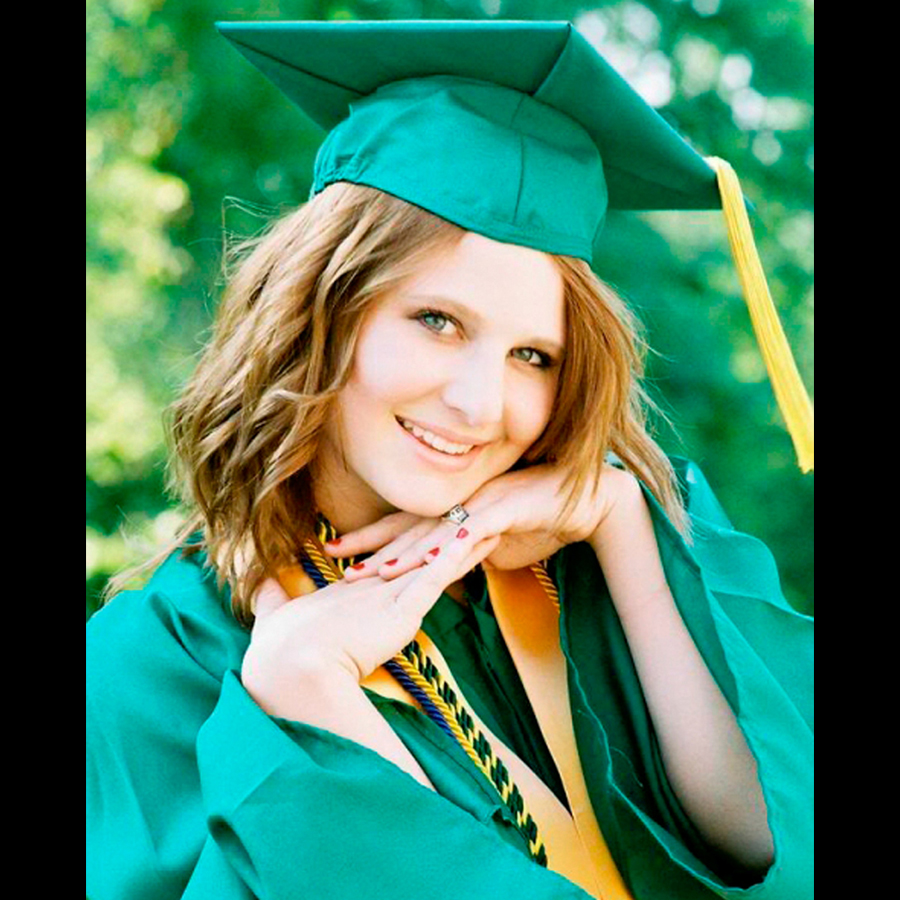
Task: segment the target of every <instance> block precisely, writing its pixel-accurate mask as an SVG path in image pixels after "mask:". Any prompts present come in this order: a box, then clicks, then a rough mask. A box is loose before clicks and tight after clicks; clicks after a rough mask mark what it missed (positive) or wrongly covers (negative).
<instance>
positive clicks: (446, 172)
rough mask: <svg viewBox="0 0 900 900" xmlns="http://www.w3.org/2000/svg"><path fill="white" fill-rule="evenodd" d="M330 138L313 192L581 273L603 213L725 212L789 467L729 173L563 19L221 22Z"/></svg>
mask: <svg viewBox="0 0 900 900" xmlns="http://www.w3.org/2000/svg"><path fill="white" fill-rule="evenodd" d="M217 27H218V29H219V30H220V32H221V33H222V34H223V35H224V36H225V37H226V38H228V40H230V41H231V42H232V43H233V44H234V45H235V47H237V49H238V50H239V51H240V52H241V53H242V54H243V55H244V56H245V57H246V58H247V59H248V60H249V61H250V62H251V63H253V64H254V65H255V66H256V67H257V68H258V69H259V70H260V71H261V72H262V73H263V74H265V75H266V76H267V77H268V78H269V79H270V80H271V81H272V82H273V83H274V84H275V85H277V86H278V87H279V88H280V89H281V90H282V91H283V92H284V93H285V94H286V95H287V96H288V98H289V99H290V100H292V101H293V102H294V103H295V104H296V105H297V106H299V107H300V109H302V110H303V111H304V112H305V113H306V114H307V115H308V116H309V117H310V118H312V119H313V120H314V121H315V122H317V123H318V124H319V125H321V126H322V128H324V129H325V130H326V131H327V132H328V135H327V137H326V138H325V141H324V143H323V144H322V146H321V147H320V149H319V152H318V155H317V157H316V164H315V171H314V175H313V185H312V193H313V194H315V193H318V192H319V191H321V190H323V189H324V188H325V187H327V186H328V185H329V184H332V183H334V182H338V181H346V182H352V183H354V184H363V185H368V186H370V187H374V188H378V189H380V190H382V191H385V192H386V193H389V194H392V195H394V196H396V197H399V198H401V199H403V200H406V201H408V202H410V203H413V204H415V205H416V206H419V207H421V208H423V209H426V210H428V211H429V212H432V213H434V214H435V215H438V216H440V217H442V218H444V219H447V220H449V221H451V222H454V223H455V224H457V225H459V226H461V227H462V228H465V229H466V230H469V231H474V232H477V233H479V234H482V235H484V236H486V237H490V238H493V239H495V240H500V241H506V242H510V243H515V244H520V245H522V246H526V247H532V248H534V249H538V250H543V251H545V252H548V253H557V254H563V255H568V256H575V257H578V258H581V259H584V260H586V261H587V262H589V263H590V262H591V259H592V255H593V248H594V246H595V244H596V241H597V239H598V237H599V235H600V233H601V231H602V228H603V223H604V220H605V217H606V213H607V210H609V209H621V210H653V209H673V210H677V209H717V208H720V207H721V208H722V209H723V210H724V213H725V220H726V225H727V230H728V235H729V240H730V243H731V248H732V253H733V256H734V258H735V263H736V266H737V270H738V274H739V276H740V280H741V283H742V286H743V289H744V295H745V298H746V300H747V303H748V306H749V308H750V313H751V319H752V321H753V325H754V330H755V332H756V335H757V340H758V342H759V345H760V349H761V351H762V354H763V358H764V360H765V362H766V366H767V368H768V371H769V376H770V379H771V382H772V385H773V389H774V391H775V395H776V398H777V400H778V403H779V406H780V407H781V409H782V413H783V414H784V417H785V421H786V424H787V426H788V431H789V432H790V434H791V436H792V438H793V440H794V444H795V447H796V450H797V454H798V458H799V462H800V467H801V468H802V469H803V471H809V470H810V469H811V468H812V466H813V412H812V404H811V403H810V400H809V397H808V395H807V394H806V391H805V389H804V387H803V384H802V381H801V379H800V376H799V373H798V371H797V367H796V365H795V363H794V360H793V357H792V355H791V351H790V348H789V347H788V344H787V340H786V339H785V336H784V333H783V331H782V329H781V324H780V322H779V321H778V316H777V313H776V312H775V308H774V304H773V303H772V299H771V296H770V294H769V291H768V286H767V284H766V280H765V275H764V273H763V270H762V266H761V264H760V262H759V256H758V254H757V252H756V247H755V244H754V241H753V235H752V231H751V229H750V224H749V220H748V218H747V214H746V210H745V205H744V198H743V193H742V191H741V189H740V185H739V184H738V181H737V177H736V176H735V174H734V172H733V170H732V169H731V167H730V166H729V165H728V164H727V163H725V162H724V161H722V160H718V159H713V158H707V159H704V158H703V157H702V156H700V155H699V154H698V153H697V152H696V151H695V150H694V149H693V148H692V147H691V146H690V145H689V144H688V143H687V142H686V141H685V140H684V139H683V138H682V137H681V136H680V135H679V134H678V133H677V132H676V131H675V130H674V129H673V128H671V127H670V126H669V124H668V123H667V122H666V121H665V120H664V119H663V118H662V117H661V116H660V115H659V114H658V113H657V112H656V111H655V110H654V109H652V107H650V106H649V105H648V104H647V103H646V102H645V101H644V100H643V99H642V98H641V97H640V96H639V95H638V94H637V93H636V92H635V91H634V90H633V89H632V88H631V87H630V86H629V85H628V83H627V82H626V81H624V79H622V78H621V76H619V75H618V73H616V72H615V70H614V69H613V68H612V67H611V66H610V65H609V64H608V63H607V62H606V61H605V60H604V59H603V58H602V57H601V56H600V55H599V54H598V53H597V51H596V50H595V49H594V48H593V47H592V46H591V45H590V44H589V43H588V41H587V40H586V39H585V38H584V37H583V36H582V35H581V34H579V32H578V31H576V30H575V28H574V27H573V26H572V25H571V24H569V23H568V22H515V21H497V20H490V21H439V20H423V21H353V22H220V23H217Z"/></svg>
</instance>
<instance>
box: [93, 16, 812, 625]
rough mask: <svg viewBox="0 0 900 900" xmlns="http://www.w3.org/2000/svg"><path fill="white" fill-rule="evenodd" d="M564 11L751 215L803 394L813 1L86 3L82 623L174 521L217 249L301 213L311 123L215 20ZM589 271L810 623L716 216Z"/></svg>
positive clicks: (633, 231)
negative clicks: (728, 168) (645, 347)
mask: <svg viewBox="0 0 900 900" xmlns="http://www.w3.org/2000/svg"><path fill="white" fill-rule="evenodd" d="M352 17H356V18H373V19H374V18H382V19H387V18H390V19H397V18H458V19H459V18H490V17H501V18H508V19H569V20H570V21H573V22H574V23H575V24H576V26H577V27H578V28H579V30H581V31H582V32H583V33H584V34H585V36H587V37H588V38H589V39H590V40H591V41H592V42H594V43H595V45H596V46H597V47H598V48H599V49H600V50H601V52H602V53H604V55H605V56H606V57H607V58H608V59H609V60H610V61H611V62H612V63H613V65H614V66H616V68H617V69H618V70H619V71H620V72H622V73H623V74H624V75H625V76H626V77H627V78H628V79H629V80H630V81H631V82H632V83H633V84H635V85H636V86H637V87H638V89H639V90H640V91H641V92H642V93H643V95H644V96H645V97H646V98H647V99H648V101H649V102H651V103H652V104H653V105H654V106H656V107H657V108H658V109H659V111H660V113H661V114H662V115H663V116H664V117H665V118H666V119H668V120H669V121H670V122H671V123H672V124H673V125H675V127H676V128H678V129H679V130H680V131H681V132H682V133H684V134H687V135H689V136H690V140H691V141H692V142H693V143H694V145H695V146H696V147H697V148H698V149H699V150H700V152H702V153H703V154H704V155H716V156H721V157H723V158H725V159H727V160H729V161H730V162H731V163H732V165H733V166H734V167H735V169H736V170H737V172H738V173H739V175H740V177H741V181H742V184H743V186H744V189H745V192H746V194H747V196H748V197H749V199H750V200H751V201H752V203H753V204H754V206H755V209H756V212H757V217H756V221H755V222H754V228H755V230H756V236H757V242H758V245H759V249H760V253H761V255H762V258H763V261H764V264H765V266H766V269H767V273H768V276H769V284H770V288H771V290H772V294H773V297H774V299H775V302H776V305H777V306H778V309H779V312H780V314H781V317H782V321H783V323H784V327H785V330H786V332H787V334H788V338H789V340H790V342H791V344H792V346H793V348H794V351H795V355H796V357H797V360H798V364H799V366H800V370H801V373H802V375H803V377H804V380H805V381H806V384H807V386H808V387H809V389H810V392H812V387H813V383H812V376H813V287H812V285H813V212H812V201H813V130H812V126H813V121H812V111H813V80H812V73H813V49H812V46H813V31H812V30H813V2H812V0H680V2H679V0H643V2H634V0H625V2H599V3H596V4H587V5H583V4H580V3H574V2H567V0H552V2H549V0H548V2H544V0H481V2H474V0H336V2H329V0H295V2H281V3H279V2H275V0H263V2H258V3H254V4H244V3H239V2H234V3H229V2H213V0H189V2H188V0H182V2H174V0H171V2H168V3H166V2H164V0H88V2H87V132H86V137H87V140H86V151H87V152H86V161H87V430H86V437H87V453H86V456H87V566H86V575H87V614H88V615H90V613H91V612H92V611H93V609H94V608H95V606H96V602H97V595H98V592H99V591H100V590H101V589H102V587H103V585H104V584H105V581H106V579H107V578H108V577H109V575H110V574H111V573H112V572H114V571H116V570H118V569H119V568H121V567H122V566H124V565H126V564H130V563H132V562H134V561H137V560H139V559H141V558H142V557H143V556H144V555H145V554H146V553H147V552H148V550H149V549H150V548H152V547H157V546H158V545H159V544H160V542H161V541H162V540H163V539H164V538H165V537H166V536H167V535H169V534H170V533H171V532H172V531H173V530H174V523H175V522H177V520H178V514H177V511H175V510H174V509H173V507H172V504H171V502H170V500H169V499H168V498H167V497H166V496H165V491H164V471H165V458H166V444H165V436H164V432H163V427H162V412H163V409H164V408H165V407H166V406H167V405H168V403H170V402H171V400H172V399H173V397H174V395H175V393H176V392H177V390H178V387H179V385H180V384H181V383H182V381H183V380H184V378H185V377H186V375H187V374H188V372H189V371H190V369H191V367H192V365H193V361H194V359H195V358H196V354H197V352H198V351H199V349H200V347H201V346H202V342H203V339H204V336H205V333H206V330H207V329H208V326H209V323H210V320H211V316H212V314H213V311H214V309H215V305H216V298H217V293H218V291H219V289H220V287H221V284H220V266H221V257H222V247H223V241H224V240H225V239H226V238H227V237H233V236H243V235H247V234H250V233H253V232H255V231H257V230H258V229H259V228H260V227H261V226H262V225H263V223H264V221H265V219H266V217H267V216H269V215H272V214H277V213H278V212H280V211H283V210H286V209H288V208H290V207H292V206H295V205H297V204H298V203H300V202H302V201H303V200H304V199H305V198H306V196H307V194H308V190H309V182H310V177H311V170H312V162H313V158H314V156H315V151H316V149H317V146H318V143H319V142H320V141H321V139H322V134H321V132H320V130H319V129H318V128H317V127H316V126H314V125H312V124H311V123H309V122H308V121H306V120H305V119H304V118H303V117H302V116H301V115H299V114H297V113H296V112H295V111H294V109H293V107H291V106H290V104H289V103H288V101H287V100H285V99H284V98H283V96H282V95H281V94H280V93H279V92H278V91H277V90H276V89H275V88H273V87H272V86H271V85H270V84H269V83H268V82H267V81H266V80H265V79H264V78H262V77H261V76H260V75H259V74H258V73H257V72H256V71H255V70H254V69H252V68H251V67H250V66H249V65H248V64H247V63H246V62H245V61H244V60H243V59H242V58H240V57H239V55H238V54H237V53H235V51H234V50H233V49H232V48H231V47H230V46H228V44H227V42H225V41H224V40H223V39H222V38H221V37H220V36H219V35H218V33H217V32H216V30H215V29H214V27H213V22H214V21H216V20H219V19H229V18H231V19H247V18H253V19H279V18H281V19H333V18H352ZM596 268H597V271H598V272H599V273H600V274H601V275H602V276H603V277H605V278H606V279H607V280H609V281H611V282H612V283H613V284H614V285H616V286H617V287H618V288H619V289H620V290H621V291H622V292H623V293H624V294H625V296H626V297H628V298H629V299H630V300H631V302H632V303H633V304H634V305H635V307H636V308H637V309H638V310H639V311H640V313H641V316H642V318H643V319H644V321H645V322H646V324H647V331H648V334H647V336H648V341H649V343H650V345H651V346H652V347H653V348H654V350H655V351H656V352H655V353H654V354H653V355H652V356H651V359H650V369H649V372H650V376H651V381H652V386H653V390H654V391H655V392H656V395H657V396H658V399H660V401H661V403H662V405H663V408H664V409H665V411H666V413H667V414H668V416H669V417H670V419H671V420H672V422H673V424H674V431H673V430H672V429H669V428H668V427H666V426H663V427H662V430H661V432H660V440H661V442H662V444H663V446H664V447H665V448H666V449H667V450H668V451H669V452H672V453H677V454H681V455H687V456H690V457H691V458H693V459H695V460H696V461H697V462H698V463H699V464H700V465H701V467H702V468H703V469H704V471H705V472H706V474H707V477H708V478H709V479H710V481H711V483H712V484H713V486H714V487H715V489H716V490H717V492H718V493H719V496H720V499H721V500H722V502H723V504H724V506H725V508H726V509H727V510H728V512H729V514H730V515H731V517H732V520H733V521H734V522H735V524H736V525H737V526H738V527H739V528H740V529H742V530H744V531H747V532H749V533H751V534H754V535H756V536H757V537H759V538H761V539H762V540H764V541H765V542H766V543H767V544H768V545H769V546H770V547H771V548H772V550H773V552H774V553H775V555H776V558H777V560H778V563H779V567H780V570H781V573H782V579H783V583H784V586H785V591H786V594H787V596H788V599H789V600H790V601H791V602H792V603H793V604H794V605H795V606H797V607H798V608H799V609H801V610H802V611H804V612H812V596H813V591H812V588H813V553H812V546H813V531H812V529H813V524H812V523H813V477H812V476H811V475H802V474H801V473H800V471H799V469H798V468H797V466H796V463H795V460H794V454H793V448H792V445H791V442H790V439H789V438H788V436H787V434H786V432H785V430H784V427H783V424H782V421H781V418H780V416H779V413H778V410H777V407H776V405H775V403H774V400H773V397H772V392H771V389H770V387H769V385H768V382H767V380H766V377H765V372H764V369H763V365H762V361H761V358H760V356H759V353H758V351H757V349H756V344H755V341H754V339H753V336H752V331H751V329H750V325H749V319H748V316H747V312H746V309H745V307H744V303H743V300H742V299H741V296H740V291H739V287H738V284H737V279H736V276H735V274H734V270H733V267H732V264H731V260H730V256H729V252H728V246H727V241H726V237H725V231H724V225H723V222H722V219H721V215H720V214H719V213H716V212H713V213H691V214H684V213H680V214H669V213H665V214H663V213H655V214H652V215H650V214H647V215H640V216H637V215H628V216H619V217H616V218H613V219H612V220H611V222H610V225H609V226H608V228H607V231H606V233H605V236H604V240H603V241H602V246H601V248H600V249H599V251H598V256H597V259H596Z"/></svg>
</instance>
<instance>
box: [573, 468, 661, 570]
mask: <svg viewBox="0 0 900 900" xmlns="http://www.w3.org/2000/svg"><path fill="white" fill-rule="evenodd" d="M603 477H604V479H605V492H604V500H603V502H602V509H601V510H600V512H599V514H598V520H597V524H596V526H595V527H594V530H593V531H592V532H591V533H590V535H589V536H588V538H587V543H589V544H590V545H591V547H592V548H593V549H594V552H595V553H598V554H599V552H600V548H601V547H602V546H603V545H604V544H606V543H608V542H609V541H610V540H611V539H612V538H613V536H616V535H618V534H620V533H625V532H627V531H628V529H630V528H633V527H635V524H636V523H638V524H639V523H640V522H641V521H642V520H643V519H644V518H645V517H646V514H647V504H646V502H645V501H644V493H643V490H642V488H641V484H640V482H639V481H638V480H637V478H635V477H634V476H633V475H631V474H630V473H628V472H624V471H622V470H621V469H616V468H613V467H610V468H608V469H607V471H606V472H604V476H603Z"/></svg>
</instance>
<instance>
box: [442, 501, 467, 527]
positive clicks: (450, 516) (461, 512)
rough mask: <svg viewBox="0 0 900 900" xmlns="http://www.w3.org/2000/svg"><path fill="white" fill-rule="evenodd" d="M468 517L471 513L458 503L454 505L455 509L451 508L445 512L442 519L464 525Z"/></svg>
mask: <svg viewBox="0 0 900 900" xmlns="http://www.w3.org/2000/svg"><path fill="white" fill-rule="evenodd" d="M468 518H469V514H468V513H467V512H466V511H465V509H463V507H462V506H460V505H459V504H458V503H457V504H456V506H454V507H453V509H451V510H449V511H448V512H445V513H444V514H443V515H442V516H441V520H442V521H444V522H455V523H456V524H457V525H462V523H463V522H465V521H466V519H468Z"/></svg>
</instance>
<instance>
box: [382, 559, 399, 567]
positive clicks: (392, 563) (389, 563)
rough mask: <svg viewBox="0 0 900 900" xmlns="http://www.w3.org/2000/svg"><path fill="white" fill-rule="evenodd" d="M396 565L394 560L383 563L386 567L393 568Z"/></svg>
mask: <svg viewBox="0 0 900 900" xmlns="http://www.w3.org/2000/svg"><path fill="white" fill-rule="evenodd" d="M396 564H397V560H396V559H389V560H388V561H387V562H386V563H385V565H386V566H394V565H396Z"/></svg>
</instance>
